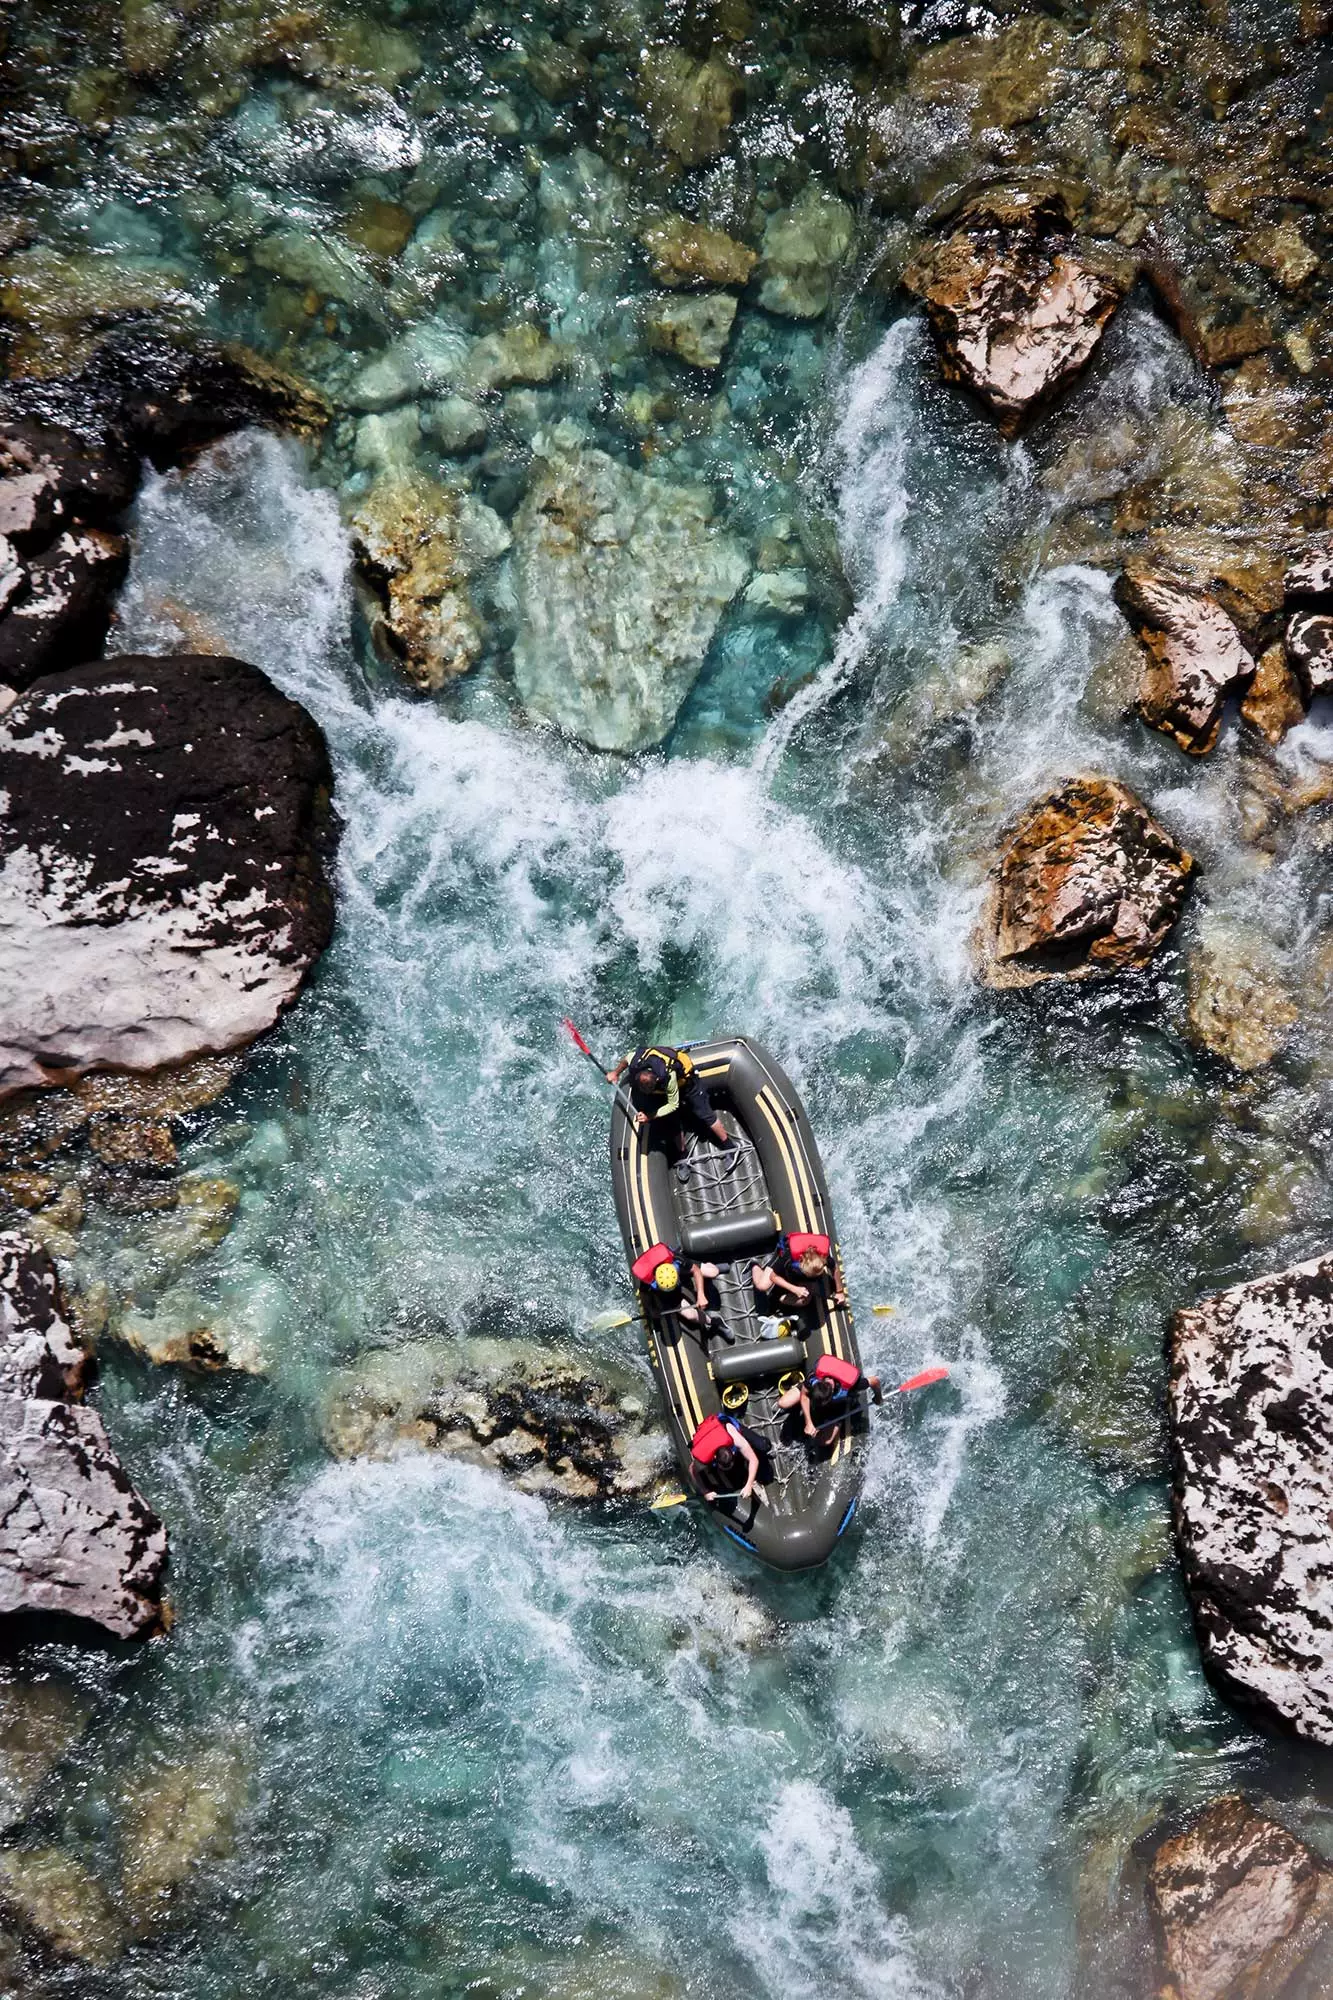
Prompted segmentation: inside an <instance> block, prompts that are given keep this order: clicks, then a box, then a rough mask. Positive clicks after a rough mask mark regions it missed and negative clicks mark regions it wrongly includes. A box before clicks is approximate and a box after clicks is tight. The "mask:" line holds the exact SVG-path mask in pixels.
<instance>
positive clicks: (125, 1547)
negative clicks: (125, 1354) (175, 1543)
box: [0, 1235, 167, 1639]
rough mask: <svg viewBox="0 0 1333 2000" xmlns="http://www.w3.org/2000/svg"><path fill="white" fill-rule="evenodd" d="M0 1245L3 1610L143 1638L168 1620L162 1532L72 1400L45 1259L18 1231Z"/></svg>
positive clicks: (66, 1349)
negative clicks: (65, 1619)
mask: <svg viewBox="0 0 1333 2000" xmlns="http://www.w3.org/2000/svg"><path fill="white" fill-rule="evenodd" d="M0 1245H2V1254H0V1613H5V1614H8V1613H15V1612H48V1613H49V1612H55V1613H58V1614H60V1615H61V1616H65V1617H74V1618H81V1619H86V1620H88V1621H89V1622H90V1623H92V1624H95V1625H100V1626H101V1627H102V1628H103V1629H104V1630H105V1631H107V1632H110V1633H112V1634H113V1635H114V1636H116V1637H117V1638H121V1639H132V1638H142V1637H146V1636H147V1635H149V1634H150V1633H153V1632H155V1631H158V1630H159V1629H160V1628H161V1625H162V1622H163V1609H162V1578H163V1571H164V1569H165V1567H166V1560H167V1536H166V1530H165V1528H164V1527H163V1526H162V1523H161V1522H160V1521H159V1520H158V1518H157V1516H156V1515H155V1514H154V1513H153V1512H152V1510H151V1509H150V1508H149V1507H148V1506H146V1505H145V1503H144V1502H143V1501H142V1500H141V1499H140V1498H139V1495H138V1494H137V1493H136V1492H135V1490H134V1488H133V1486H132V1485H131V1484H130V1481H129V1479H128V1477H127V1476H126V1473H125V1471H124V1468H123V1467H122V1465H121V1463H120V1461H119V1459H118V1458H117V1457H116V1454H115V1452H114V1451H113V1450H112V1448H111V1444H110V1441H109V1439H108V1437H107V1434H106V1431H105V1430H104V1428H103V1426H102V1420H101V1418H100V1417H99V1416H98V1415H97V1414H96V1412H95V1411H93V1410H90V1409H89V1408H87V1406H86V1405H85V1404H83V1403H81V1402H79V1401H77V1400H76V1399H77V1397H78V1396H79V1395H80V1394H81V1393H82V1377H83V1369H84V1366H85V1358H84V1356H83V1353H82V1350H81V1349H79V1348H77V1347H76V1345H75V1343H74V1341H73V1339H72V1337H71V1335H70V1333H69V1328H68V1325H67V1324H66V1321H65V1318H64V1314H63V1310H62V1305H61V1299H60V1292H59V1287H58V1284H57V1281H56V1277H55V1273H54V1271H53V1270H52V1269H51V1266H50V1262H49V1260H48V1259H47V1258H46V1256H45V1254H44V1253H43V1252H42V1251H40V1250H38V1249H37V1248H36V1247H35V1246H34V1245H32V1244H30V1243H28V1242H27V1241H26V1240H25V1239H24V1238H23V1237H21V1236H17V1235H8V1236H6V1237H4V1238H2V1239H0Z"/></svg>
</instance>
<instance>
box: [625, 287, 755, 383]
mask: <svg viewBox="0 0 1333 2000" xmlns="http://www.w3.org/2000/svg"><path fill="white" fill-rule="evenodd" d="M735 317H736V301H735V299H734V298H733V297H732V295H731V293H730V292H703V293H700V294H699V295H698V296H696V297H691V298H683V299H662V300H660V301H658V302H657V303H655V304H653V305H651V306H650V307H649V309H648V312H647V313H646V315H645V317H644V329H645V331H646V333H647V335H648V343H649V345H650V346H651V347H655V348H656V349H657V350H658V352H659V353H661V354H672V355H674V356H675V357H676V359H677V360H678V361H685V362H688V363H689V365H690V367H691V368H716V367H718V366H719V365H720V363H721V360H722V356H723V354H724V353H725V352H726V347H727V341H728V340H729V338H730V336H731V326H732V321H733V320H734V319H735Z"/></svg>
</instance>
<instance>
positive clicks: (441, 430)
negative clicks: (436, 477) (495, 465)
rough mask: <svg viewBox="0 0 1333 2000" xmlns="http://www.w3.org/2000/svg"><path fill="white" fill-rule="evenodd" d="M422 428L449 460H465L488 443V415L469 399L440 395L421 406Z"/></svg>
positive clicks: (425, 434) (424, 435) (422, 432)
mask: <svg viewBox="0 0 1333 2000" xmlns="http://www.w3.org/2000/svg"><path fill="white" fill-rule="evenodd" d="M420 428H421V435H422V436H423V437H424V438H428V439H429V440H430V442H431V443H432V444H433V445H434V446H435V448H436V449H437V451H441V452H443V453H444V455H445V457H446V458H464V457H466V456H467V454H468V453H469V452H473V451H480V450H481V447H482V446H483V445H484V444H485V442H486V431H487V423H486V412H485V411H484V410H480V409H478V407H477V405H476V404H475V403H470V402H469V401H468V399H467V397H466V396H441V397H439V398H438V399H436V400H433V401H430V402H425V403H422V405H421V409H420Z"/></svg>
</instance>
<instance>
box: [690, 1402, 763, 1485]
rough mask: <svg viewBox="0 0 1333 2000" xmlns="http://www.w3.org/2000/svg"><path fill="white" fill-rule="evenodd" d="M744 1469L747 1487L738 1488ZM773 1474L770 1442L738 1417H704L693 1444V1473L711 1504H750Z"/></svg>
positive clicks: (691, 1446)
mask: <svg viewBox="0 0 1333 2000" xmlns="http://www.w3.org/2000/svg"><path fill="white" fill-rule="evenodd" d="M742 1466H744V1468H745V1484H744V1485H743V1486H740V1487H737V1485H736V1481H737V1479H738V1478H739V1476H740V1471H741V1467H742ZM772 1470H773V1461H772V1446H771V1445H770V1444H769V1441H768V1439H767V1438H766V1437H765V1436H764V1435H763V1433H762V1432H761V1431H753V1430H751V1429H750V1426H749V1425H748V1424H743V1423H741V1422H740V1421H739V1419H738V1418H736V1417H732V1416H727V1415H726V1414H723V1415H721V1416H713V1417H705V1418H704V1420H703V1422H702V1423H701V1424H700V1425H699V1428H698V1429H697V1430H696V1431H695V1433H694V1436H693V1438H692V1439H691V1440H690V1472H691V1475H692V1476H693V1479H694V1483H695V1485H696V1486H697V1487H698V1489H699V1491H700V1492H701V1493H702V1494H703V1496H704V1499H705V1500H707V1501H709V1502H710V1503H711V1502H713V1501H715V1500H731V1499H735V1500H748V1499H749V1498H750V1495H751V1494H752V1493H753V1492H754V1489H755V1486H756V1485H757V1484H758V1482H759V1481H760V1479H761V1478H762V1479H767V1478H768V1477H769V1475H770V1474H771V1472H772Z"/></svg>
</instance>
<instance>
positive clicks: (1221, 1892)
mask: <svg viewBox="0 0 1333 2000" xmlns="http://www.w3.org/2000/svg"><path fill="white" fill-rule="evenodd" d="M1148 1904H1149V1908H1150V1909H1151V1911H1152V1915H1153V1919H1154V1925H1155V1928H1156V1931H1157V1936H1158V1949H1159V1954H1160V1961H1161V1968H1162V1973H1163V1976H1164V1979H1165V1981H1166V1984H1164V1986H1163V1988H1162V1996H1163V2000H1166V1996H1167V1995H1169V1996H1170V2000H1267V1996H1273V2000H1276V1996H1277V1995H1279V1994H1281V1993H1285V1992H1287V1991H1288V1990H1289V1986H1290V1982H1291V1981H1292V1978H1293V1976H1294V1975H1295V1973H1296V1972H1297V1971H1298V1969H1299V1968H1300V1966H1301V1965H1302V1964H1303V1963H1304V1962H1305V1960H1306V1959H1307V1958H1308V1957H1309V1955H1310V1953H1311V1951H1312V1950H1313V1948H1314V1946H1315V1945H1316V1943H1317V1942H1318V1941H1319V1939H1320V1938H1321V1937H1323V1936H1324V1934H1325V1933H1326V1931H1327V1930H1328V1927H1329V1923H1330V1919H1333V1869H1330V1868H1329V1867H1328V1866H1327V1865H1326V1864H1325V1863H1324V1862H1323V1861H1321V1860H1320V1859H1319V1856H1318V1855H1317V1854H1314V1853H1313V1852H1312V1851H1311V1849H1310V1848H1308V1847H1307V1846H1306V1845H1305V1844H1304V1842H1303V1841H1299V1840H1297V1839H1296V1838H1295V1837H1294V1836H1293V1835H1292V1834H1290V1833H1288V1832H1287V1830H1286V1828H1285V1827H1282V1826H1279V1825H1278V1824H1277V1822H1276V1821H1275V1820H1271V1819H1264V1818H1263V1817H1262V1816H1261V1815H1260V1814H1259V1813H1257V1812H1256V1811H1255V1810H1254V1808H1253V1807H1252V1806H1251V1805H1250V1804H1249V1803H1248V1801H1247V1800H1245V1799H1243V1798H1241V1797H1240V1796H1239V1795H1238V1794H1236V1793H1231V1794H1229V1795H1228V1796H1226V1797H1225V1798H1220V1799H1214V1801H1213V1803H1212V1804H1211V1805H1210V1806H1209V1807H1208V1809H1207V1811H1206V1812H1204V1813H1202V1814H1201V1815H1200V1816H1199V1818H1198V1819H1196V1820H1195V1821H1194V1823H1193V1825H1192V1826H1190V1827H1189V1828H1187V1829H1186V1831H1185V1832H1184V1833H1180V1834H1177V1835H1175V1837H1174V1838H1173V1839H1170V1840H1165V1841H1163V1842H1162V1844H1161V1846H1160V1847H1159V1848H1158V1849H1157V1852H1156V1853H1155V1854H1154V1855H1153V1858H1152V1863H1151V1866H1150V1868H1149V1870H1148Z"/></svg>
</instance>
